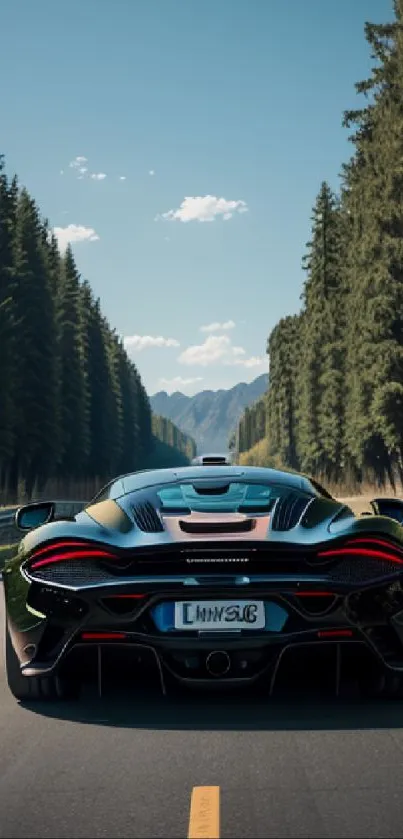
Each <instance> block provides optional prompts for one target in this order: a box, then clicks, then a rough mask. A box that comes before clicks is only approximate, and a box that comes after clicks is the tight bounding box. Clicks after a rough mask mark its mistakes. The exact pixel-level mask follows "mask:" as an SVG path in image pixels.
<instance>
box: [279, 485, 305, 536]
mask: <svg viewBox="0 0 403 839" xmlns="http://www.w3.org/2000/svg"><path fill="white" fill-rule="evenodd" d="M310 500H311V499H310V498H309V499H307V498H306V497H304V496H303V495H300V494H299V493H297V492H290V493H289V494H288V495H286V496H285V497H284V498H279V499H278V501H277V504H276V506H275V510H274V513H273V520H272V530H277V531H278V530H291V528H292V527H295V525H296V524H298V522H299V520H300V518H301V516H302V515H303V513H304V511H305V510H306V508H307V506H308V504H309V502H310Z"/></svg>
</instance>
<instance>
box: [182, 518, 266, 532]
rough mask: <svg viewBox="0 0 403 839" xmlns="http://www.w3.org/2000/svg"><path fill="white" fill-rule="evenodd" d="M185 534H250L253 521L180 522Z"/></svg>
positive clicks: (253, 524)
mask: <svg viewBox="0 0 403 839" xmlns="http://www.w3.org/2000/svg"><path fill="white" fill-rule="evenodd" d="M179 526H180V528H181V530H183V531H184V532H185V533H249V532H250V531H251V530H253V528H254V526H255V522H254V521H253V519H244V520H241V521H193V522H192V521H183V520H181V521H180V522H179Z"/></svg>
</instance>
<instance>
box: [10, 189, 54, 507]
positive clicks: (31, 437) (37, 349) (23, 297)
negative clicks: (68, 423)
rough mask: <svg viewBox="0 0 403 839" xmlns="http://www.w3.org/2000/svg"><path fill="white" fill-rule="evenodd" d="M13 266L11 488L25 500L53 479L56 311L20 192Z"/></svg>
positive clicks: (33, 222) (33, 216) (29, 206)
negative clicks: (21, 483)
mask: <svg viewBox="0 0 403 839" xmlns="http://www.w3.org/2000/svg"><path fill="white" fill-rule="evenodd" d="M14 245H15V249H14V264H13V281H14V288H13V304H14V311H15V326H14V338H15V342H16V344H17V346H18V350H17V358H18V365H17V369H16V371H15V426H14V428H15V435H16V446H15V451H14V458H13V468H12V485H13V488H14V491H15V490H16V486H17V481H18V479H19V478H23V479H24V480H25V484H26V489H27V493H28V496H30V495H31V494H32V491H33V489H34V486H35V484H37V485H38V487H41V486H43V485H44V484H45V483H46V480H47V479H48V478H49V477H50V476H51V475H52V473H53V470H54V466H55V462H56V457H57V451H58V446H59V436H58V433H57V432H58V429H57V424H56V420H55V418H56V416H57V378H56V376H57V368H56V364H55V353H54V350H55V344H56V332H55V307H54V302H53V296H52V289H51V283H50V278H49V274H48V271H47V264H46V256H45V252H44V247H43V238H42V229H41V222H40V219H39V213H38V210H37V207H36V205H35V202H34V201H33V200H32V198H31V197H30V196H29V194H28V193H27V191H26V190H25V189H23V190H22V191H21V193H20V195H19V198H18V202H17V208H16V228H15V242H14Z"/></svg>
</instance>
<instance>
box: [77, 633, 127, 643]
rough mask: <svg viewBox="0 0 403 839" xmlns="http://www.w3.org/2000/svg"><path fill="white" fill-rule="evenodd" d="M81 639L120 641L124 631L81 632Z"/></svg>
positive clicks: (124, 636)
mask: <svg viewBox="0 0 403 839" xmlns="http://www.w3.org/2000/svg"><path fill="white" fill-rule="evenodd" d="M81 638H82V640H83V641H122V640H124V638H126V634H125V633H124V632H82V633H81Z"/></svg>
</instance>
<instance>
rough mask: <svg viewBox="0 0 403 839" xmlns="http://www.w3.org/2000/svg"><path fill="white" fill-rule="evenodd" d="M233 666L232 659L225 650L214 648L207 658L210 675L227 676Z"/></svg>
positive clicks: (207, 668)
mask: <svg viewBox="0 0 403 839" xmlns="http://www.w3.org/2000/svg"><path fill="white" fill-rule="evenodd" d="M230 667H231V659H230V657H229V655H228V653H226V652H225V651H224V650H214V651H213V652H212V653H209V654H208V656H207V658H206V670H207V672H208V673H210V676H216V677H217V676H225V674H226V673H228V670H229V669H230Z"/></svg>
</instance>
